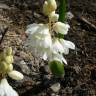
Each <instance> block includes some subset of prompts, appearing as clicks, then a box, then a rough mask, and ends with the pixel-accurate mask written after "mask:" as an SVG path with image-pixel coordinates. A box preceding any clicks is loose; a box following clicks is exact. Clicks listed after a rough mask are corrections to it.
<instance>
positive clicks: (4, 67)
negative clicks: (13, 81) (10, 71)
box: [0, 61, 8, 73]
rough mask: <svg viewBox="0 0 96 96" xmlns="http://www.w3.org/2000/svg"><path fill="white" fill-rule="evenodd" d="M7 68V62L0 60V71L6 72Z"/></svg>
mask: <svg viewBox="0 0 96 96" xmlns="http://www.w3.org/2000/svg"><path fill="white" fill-rule="evenodd" d="M7 68H8V65H7V63H6V62H4V61H2V62H1V63H0V73H2V72H6V70H7Z"/></svg>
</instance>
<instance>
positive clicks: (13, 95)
mask: <svg viewBox="0 0 96 96" xmlns="http://www.w3.org/2000/svg"><path fill="white" fill-rule="evenodd" d="M0 96H19V95H18V93H17V92H16V91H15V90H14V89H13V88H12V87H11V86H10V85H9V84H8V82H7V80H6V78H4V79H2V80H1V81H0Z"/></svg>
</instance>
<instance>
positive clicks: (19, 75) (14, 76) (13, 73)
mask: <svg viewBox="0 0 96 96" xmlns="http://www.w3.org/2000/svg"><path fill="white" fill-rule="evenodd" d="M8 76H9V77H10V78H12V79H14V80H22V79H23V78H24V76H23V74H22V73H20V72H18V71H15V70H13V71H10V72H9V73H8Z"/></svg>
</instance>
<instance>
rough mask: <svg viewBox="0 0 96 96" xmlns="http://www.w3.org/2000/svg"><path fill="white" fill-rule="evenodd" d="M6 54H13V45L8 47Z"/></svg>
mask: <svg viewBox="0 0 96 96" xmlns="http://www.w3.org/2000/svg"><path fill="white" fill-rule="evenodd" d="M6 55H8V56H9V55H12V48H11V47H8V48H7V49H6Z"/></svg>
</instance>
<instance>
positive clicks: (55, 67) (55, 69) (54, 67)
mask: <svg viewBox="0 0 96 96" xmlns="http://www.w3.org/2000/svg"><path fill="white" fill-rule="evenodd" d="M49 67H50V69H51V71H52V73H53V74H55V75H57V76H63V75H64V64H62V63H61V62H59V61H57V60H54V61H51V62H50V63H49Z"/></svg>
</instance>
